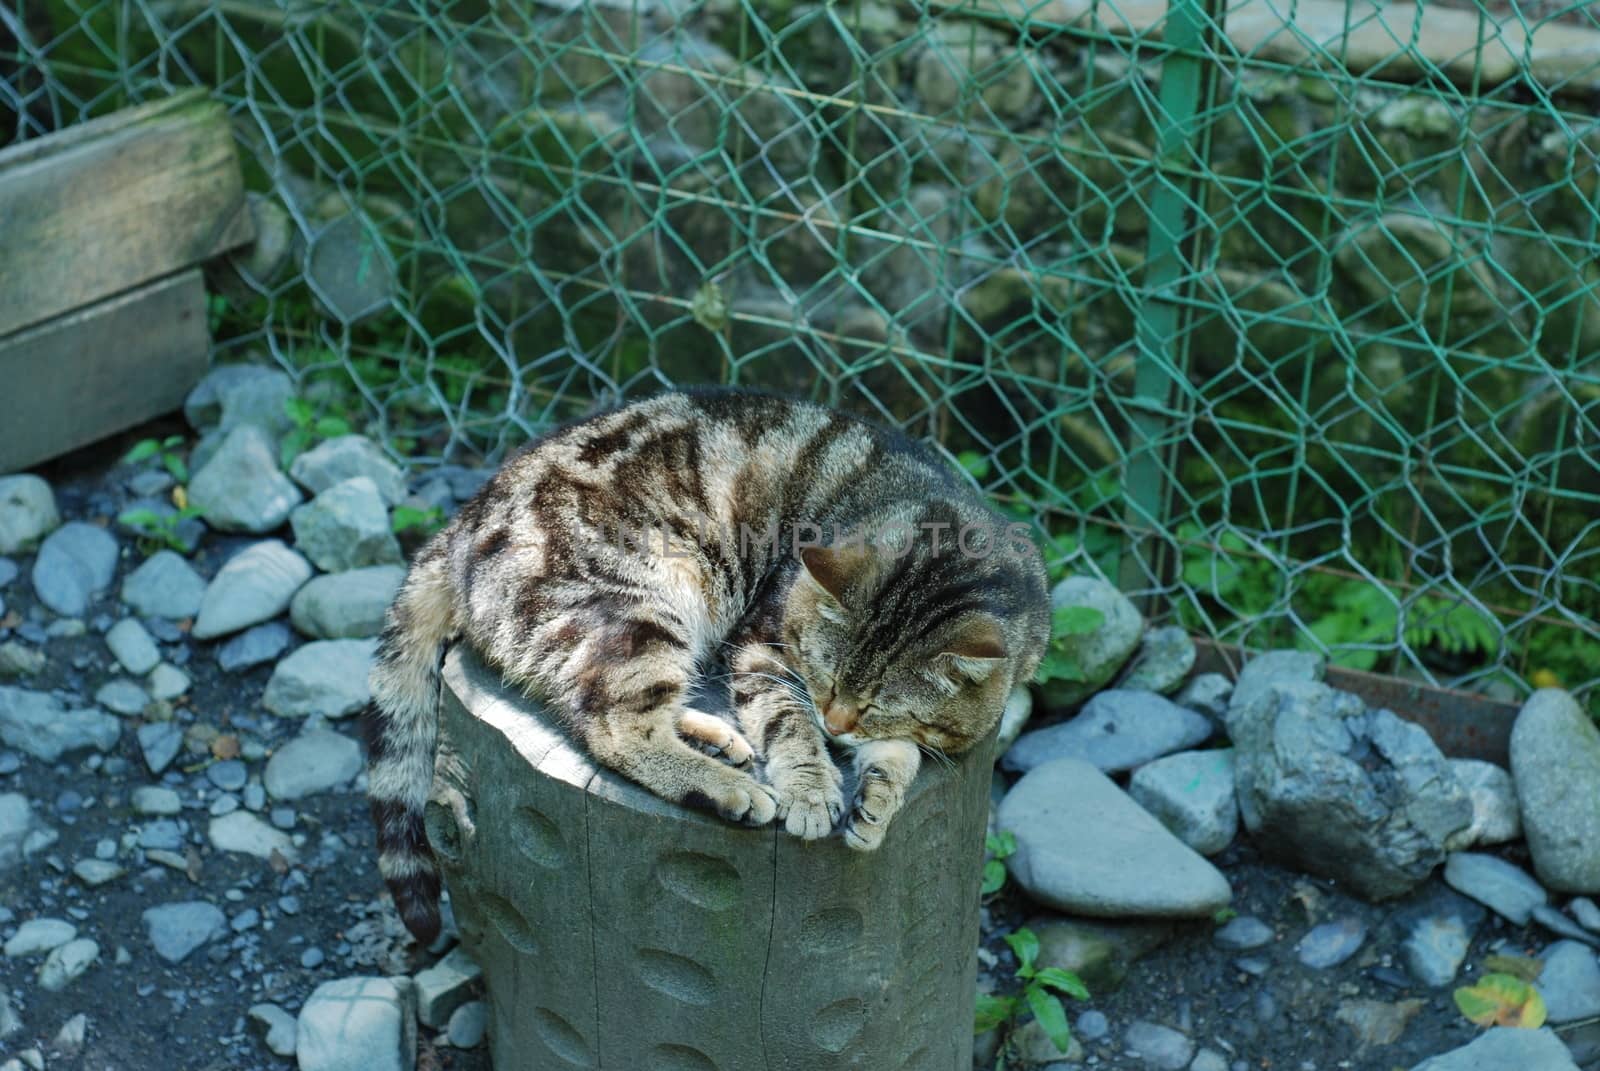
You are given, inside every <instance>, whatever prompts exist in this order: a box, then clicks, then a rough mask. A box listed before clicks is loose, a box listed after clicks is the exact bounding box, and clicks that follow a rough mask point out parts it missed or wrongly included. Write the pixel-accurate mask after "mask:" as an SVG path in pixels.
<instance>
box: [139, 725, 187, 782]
mask: <svg viewBox="0 0 1600 1071" xmlns="http://www.w3.org/2000/svg"><path fill="white" fill-rule="evenodd" d="M138 737H139V751H140V753H141V754H142V755H143V756H144V764H145V766H146V767H148V768H149V770H150V772H151V773H153V774H156V775H158V776H159V775H160V773H161V771H163V770H165V769H166V768H167V767H168V766H170V765H172V760H173V759H175V758H177V757H178V751H179V749H180V748H182V747H183V730H182V729H179V728H178V727H177V726H176V725H175V724H173V723H172V722H170V721H162V722H150V723H149V724H146V725H141V726H139V731H138Z"/></svg>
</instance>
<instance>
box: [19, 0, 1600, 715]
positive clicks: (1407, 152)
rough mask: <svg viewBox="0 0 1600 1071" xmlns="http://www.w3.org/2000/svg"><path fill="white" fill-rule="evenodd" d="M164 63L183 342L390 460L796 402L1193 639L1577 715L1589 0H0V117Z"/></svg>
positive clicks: (1585, 682)
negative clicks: (1001, 508)
mask: <svg viewBox="0 0 1600 1071" xmlns="http://www.w3.org/2000/svg"><path fill="white" fill-rule="evenodd" d="M196 84H198V85H204V86H208V87H210V88H211V89H212V90H213V91H214V93H215V95H216V96H217V97H218V98H219V99H221V100H222V101H224V102H226V104H227V105H228V107H229V108H230V109H231V111H232V114H233V117H234V120H235V130H236V132H237V138H238V143H239V146H240V149H241V157H242V159H243V161H244V164H245V169H246V173H247V179H248V184H249V186H250V188H251V189H252V190H253V191H255V192H256V193H257V194H258V195H259V198H258V200H257V201H256V204H255V208H256V211H257V221H258V225H259V227H260V230H261V233H262V240H261V242H259V243H258V246H257V248H256V250H255V252H254V253H253V254H252V255H251V256H250V257H249V258H248V259H246V260H244V261H241V262H240V263H238V264H237V265H236V266H234V267H233V268H230V269H226V270H222V271H219V272H217V273H216V276H215V278H214V279H213V287H214V289H215V291H216V292H217V293H218V294H219V295H220V297H219V298H218V299H217V305H216V309H215V317H214V318H215V324H214V328H215V333H216V335H217V337H218V339H219V345H220V347H221V352H222V354H223V355H224V357H226V356H228V355H231V354H246V353H252V354H264V355H266V356H268V357H269V358H270V359H272V360H275V361H277V362H279V363H280V364H282V365H283V366H284V367H285V368H287V369H290V370H292V371H294V372H295V373H296V374H297V375H298V376H299V377H300V378H301V381H302V383H304V384H305V385H306V392H307V396H308V397H309V398H311V399H312V400H313V402H314V404H315V405H316V406H319V407H322V408H324V409H327V410H329V411H330V412H331V411H340V412H343V411H352V412H355V413H357V414H358V415H359V417H360V418H361V419H362V420H364V421H366V422H368V426H369V430H371V431H372V432H373V433H374V434H378V435H381V436H382V437H383V439H384V440H385V441H386V442H387V443H388V444H389V445H390V446H391V448H392V449H394V450H395V451H397V452H398V453H401V454H404V455H407V456H409V457H411V458H413V459H414V460H416V461H417V463H418V464H421V465H427V464H430V463H436V462H441V461H446V460H463V459H471V458H475V457H478V456H483V457H488V458H491V459H492V458H494V457H496V456H498V455H499V454H500V453H502V452H503V451H504V450H506V449H507V448H508V447H511V446H513V445H515V444H516V443H518V442H520V441H522V440H524V439H525V438H527V437H528V436H529V435H531V434H533V433H535V432H537V431H538V430H539V429H540V428H541V427H543V426H546V425H547V424H548V423H550V422H551V421H553V420H557V419H561V418H564V417H566V416H569V415H572V414H574V413H576V412H580V411H582V410H584V409H586V408H587V407H589V406H591V405H592V404H594V402H595V401H596V400H597V399H598V400H615V399H617V398H621V397H626V396H630V395H636V394H640V393H644V392H647V391H650V390H654V389H657V388H658V387H660V386H661V385H663V384H665V383H682V382H691V381H708V380H721V381H726V382H737V383H744V384H754V385H759V386H764V387H769V388H777V389H782V390H787V391H793V392H800V393H805V394H809V395H812V396H815V397H819V398H822V399H824V400H827V401H830V402H833V403H836V404H840V405H844V406H846V407H849V408H852V409H855V410H858V411H860V412H863V413H865V414H869V415H872V416H876V417H878V418H880V419H884V420H888V421H891V422H893V423H895V424H898V425H900V426H902V427H904V428H906V429H908V430H910V431H911V432H913V433H916V434H923V435H927V436H930V437H932V438H935V439H937V440H938V441H939V442H940V443H942V444H943V445H944V446H945V447H946V448H948V449H949V451H950V452H951V453H952V455H954V456H956V457H958V458H959V459H960V460H961V463H963V464H964V465H965V466H966V467H967V468H968V470H969V471H971V472H972V473H973V475H974V476H975V477H977V478H978V479H979V480H980V482H982V484H983V485H984V486H985V487H986V488H988V489H989V490H990V491H991V492H992V493H993V494H994V495H995V496H996V497H997V498H998V499H999V500H1000V501H1002V502H1003V503H1005V504H1006V505H1007V506H1008V508H1012V509H1015V510H1018V511H1021V512H1025V513H1026V514H1028V515H1030V516H1031V515H1037V516H1040V517H1042V518H1043V519H1044V523H1045V526H1046V528H1047V529H1048V533H1049V535H1050V537H1051V538H1052V540H1053V542H1054V547H1053V551H1052V554H1053V557H1054V559H1055V562H1056V564H1057V565H1059V566H1060V567H1063V568H1069V569H1078V570H1083V569H1094V570H1098V571H1100V572H1102V573H1103V574H1105V575H1107V576H1110V577H1111V578H1112V579H1114V580H1117V581H1118V582H1120V583H1121V584H1122V585H1123V586H1124V588H1126V589H1127V590H1129V591H1131V592H1136V593H1139V594H1141V595H1143V596H1146V597H1147V598H1148V605H1149V606H1150V607H1151V608H1152V610H1153V611H1154V612H1156V613H1157V614H1159V615H1163V616H1166V617H1167V618H1169V619H1172V620H1175V621H1177V622H1179V623H1181V624H1183V625H1185V626H1187V627H1190V628H1192V629H1195V630H1197V631H1201V632H1204V633H1207V634H1209V635H1212V636H1214V637H1218V638H1220V639H1223V640H1227V641H1235V642H1241V643H1245V644H1248V645H1251V646H1266V645H1282V644H1299V645H1302V646H1309V647H1315V648H1319V649H1324V650H1327V651H1329V652H1330V653H1331V654H1332V655H1333V656H1334V657H1335V658H1336V659H1338V660H1339V661H1341V662H1344V663H1346V664H1349V665H1353V666H1356V667H1360V668H1372V669H1376V670H1379V671H1383V672H1389V673H1396V674H1399V675H1402V676H1410V677H1415V678H1418V679H1427V680H1433V681H1437V682H1442V683H1459V684H1464V685H1467V686H1470V687H1474V688H1480V689H1487V690H1489V691H1491V692H1493V693H1498V694H1502V695H1504V696H1507V697H1509V696H1512V695H1515V694H1518V693H1520V692H1522V691H1524V690H1525V689H1526V688H1528V687H1529V686H1537V685H1541V684H1549V683H1563V684H1565V685H1567V686H1568V687H1572V688H1575V689H1578V690H1580V691H1581V692H1584V693H1586V694H1587V695H1589V696H1590V697H1591V701H1594V702H1596V703H1597V704H1600V629H1597V627H1596V623H1595V622H1596V618H1597V617H1600V445H1597V443H1600V260H1597V246H1596V230H1597V225H1600V165H1597V157H1600V121H1597V119H1596V118H1595V116H1596V113H1597V112H1600V14H1596V11H1595V7H1594V6H1593V5H1581V4H1567V5H1561V4H1549V3H1544V4H1537V5H1536V4H1532V3H1527V2H1514V3H1511V4H1505V3H1496V2H1495V0H1482V2H1480V3H1478V4H1473V3H1471V2H1470V0H1468V2H1467V3H1462V4H1452V5H1448V6H1447V5H1445V4H1442V3H1425V4H1423V5H1421V6H1413V5H1411V4H1400V3H1373V2H1372V0H1349V2H1348V3H1347V2H1346V0H1294V2H1290V0H1236V2H1234V3H1231V4H1229V3H1224V2H1221V0H1171V2H1170V6H1169V3H1168V2H1167V0H1115V2H1113V0H1101V2H1096V0H1038V2H1034V0H961V2H955V0H951V2H941V0H931V2H930V0H913V2H907V3H890V2H882V0H846V2H839V3H832V2H829V3H801V2H795V0H768V2H765V3H751V2H749V0H694V2H684V0H611V2H606V3H580V2H568V0H555V2H552V3H550V4H535V3H531V2H526V0H523V2H505V3H502V2H494V0H471V2H468V0H463V2H458V3H453V4H452V3H428V4H424V3H400V2H393V3H372V2H341V3H331V2H325V3H299V2H286V0H285V2H276V3H274V2H268V0H222V2H205V3H202V2H198V0H43V2H41V0H13V3H12V4H11V5H10V6H9V7H7V8H5V9H0V119H3V120H4V122H5V124H6V131H5V135H4V138H5V140H7V141H12V140H19V139H25V138H28V137H31V136H35V135H37V134H40V133H44V132H46V131H49V130H52V129H55V128H58V127H60V126H62V125H65V124H68V123H71V122H75V121H77V120H79V119H82V118H84V117H86V116H91V115H95V114H99V113H103V112H106V111H109V110H111V109H114V108H116V107H119V106H122V105H125V104H127V103H130V102H135V101H140V100H145V99H149V98H152V97H156V96H160V95H162V94H165V93H167V92H170V91H172V90H174V89H176V88H181V87H185V86H190V85H196Z"/></svg>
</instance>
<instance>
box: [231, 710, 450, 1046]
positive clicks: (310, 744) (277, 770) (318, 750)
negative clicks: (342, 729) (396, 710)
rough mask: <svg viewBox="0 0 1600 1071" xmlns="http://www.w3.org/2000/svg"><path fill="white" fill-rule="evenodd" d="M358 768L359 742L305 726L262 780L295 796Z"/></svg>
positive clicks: (282, 795) (283, 796)
mask: <svg viewBox="0 0 1600 1071" xmlns="http://www.w3.org/2000/svg"><path fill="white" fill-rule="evenodd" d="M360 772H361V747H360V745H359V744H357V743H356V742H355V741H354V740H352V739H350V738H349V737H348V736H345V735H344V734H343V733H336V732H332V731H331V730H328V729H308V730H307V731H306V732H304V733H301V734H300V735H299V736H298V737H296V738H295V739H293V740H291V741H289V742H288V743H287V744H285V745H283V746H282V747H281V748H279V749H278V751H277V753H276V754H274V755H273V756H272V758H271V759H269V760H268V761H267V770H266V773H265V774H263V775H262V781H263V783H264V784H265V785H266V789H267V794H268V795H270V796H271V797H272V798H273V799H277V800H298V799H304V798H305V797H306V796H311V795H315V794H316V793H318V792H326V791H327V790H328V789H330V788H336V787H338V786H339V785H345V784H349V783H350V782H351V781H352V780H354V779H355V776H356V775H357V774H359V773H360ZM428 1025H430V1026H432V1025H435V1024H432V1023H430V1024H428Z"/></svg>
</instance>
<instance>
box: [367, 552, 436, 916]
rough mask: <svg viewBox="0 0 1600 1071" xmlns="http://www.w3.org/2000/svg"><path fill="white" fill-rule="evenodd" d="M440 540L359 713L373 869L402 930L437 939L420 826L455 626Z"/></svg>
mask: <svg viewBox="0 0 1600 1071" xmlns="http://www.w3.org/2000/svg"><path fill="white" fill-rule="evenodd" d="M447 563H448V558H447V555H446V553H445V544H444V541H443V538H442V534H441V536H440V537H436V538H435V539H434V540H433V542H431V543H430V544H429V545H428V546H426V547H424V548H423V549H422V551H421V552H420V553H419V554H418V555H417V558H416V560H415V561H414V562H413V563H412V565H411V571H410V572H409V573H408V574H407V575H406V581H405V584H404V585H402V586H401V588H400V593H399V594H398V595H397V596H396V597H395V600H394V604H393V605H392V606H390V607H389V613H388V615H387V617H386V618H385V620H384V627H383V635H382V636H381V637H380V639H379V641H378V653H377V658H376V660H375V662H374V663H373V666H372V676H371V683H372V703H371V705H370V706H368V708H367V710H366V713H365V723H366V735H367V796H368V797H369V798H370V799H371V801H372V821H373V824H374V825H375V826H376V827H377V832H378V870H379V872H380V873H381V874H382V875H383V880H384V882H385V883H387V884H388V886H389V891H390V893H392V894H393V896H394V906H395V908H396V909H397V910H398V911H399V912H400V918H401V920H402V921H404V922H405V924H406V929H408V930H410V931H411V932H412V933H413V934H415V935H416V937H417V939H418V940H419V941H421V942H422V943H423V944H425V945H426V944H431V943H432V941H433V939H434V938H435V937H437V936H438V935H439V864H438V861H437V860H436V859H435V858H434V855H433V849H432V848H431V847H430V846H429V844H428V836H427V833H426V832H425V830H424V826H423V808H424V806H425V805H426V804H427V802H428V792H429V790H430V789H431V788H432V786H433V757H434V744H435V741H436V739H437V737H438V728H439V667H440V663H441V661H442V657H443V649H444V645H445V643H446V642H447V641H449V639H450V638H451V637H452V636H453V635H454V633H455V631H456V628H455V622H454V614H453V611H452V608H451V595H450V586H449V576H448V573H447Z"/></svg>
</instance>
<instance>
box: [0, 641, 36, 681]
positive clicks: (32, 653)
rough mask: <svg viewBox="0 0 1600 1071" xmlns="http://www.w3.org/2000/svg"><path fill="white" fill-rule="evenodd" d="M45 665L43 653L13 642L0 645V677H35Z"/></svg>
mask: <svg viewBox="0 0 1600 1071" xmlns="http://www.w3.org/2000/svg"><path fill="white" fill-rule="evenodd" d="M45 665H46V662H45V657H44V652H43V651H40V650H36V649H34V648H32V647H29V646H28V645H27V644H24V643H16V642H15V641H12V642H8V643H0V677H35V676H38V675H39V674H40V673H43V672H44V667H45Z"/></svg>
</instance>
